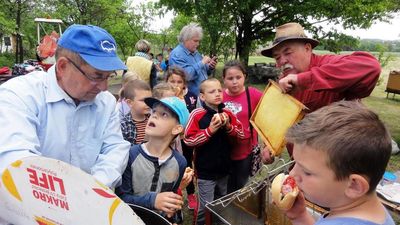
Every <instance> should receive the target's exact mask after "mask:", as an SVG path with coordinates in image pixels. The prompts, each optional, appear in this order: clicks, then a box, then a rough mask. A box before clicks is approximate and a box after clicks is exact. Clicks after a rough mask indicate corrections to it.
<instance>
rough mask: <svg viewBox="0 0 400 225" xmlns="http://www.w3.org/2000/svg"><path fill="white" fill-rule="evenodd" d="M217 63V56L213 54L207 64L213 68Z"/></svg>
mask: <svg viewBox="0 0 400 225" xmlns="http://www.w3.org/2000/svg"><path fill="white" fill-rule="evenodd" d="M217 63H218V58H217V56H214V57H212V59H211V60H210V62H209V63H208V66H209V67H210V69H215V67H216V66H217Z"/></svg>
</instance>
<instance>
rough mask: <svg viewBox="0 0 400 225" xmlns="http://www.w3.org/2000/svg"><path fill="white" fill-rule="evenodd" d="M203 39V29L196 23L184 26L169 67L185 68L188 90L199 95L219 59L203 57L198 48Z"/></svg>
mask: <svg viewBox="0 0 400 225" xmlns="http://www.w3.org/2000/svg"><path fill="white" fill-rule="evenodd" d="M202 37H203V29H202V28H201V27H200V26H199V25H198V24H196V23H190V24H188V25H186V26H184V27H183V28H182V30H181V32H180V34H179V37H178V41H179V44H178V46H176V47H175V48H174V50H172V52H171V54H170V57H169V65H170V66H172V65H176V66H179V67H181V68H183V69H184V70H185V71H186V73H187V81H188V89H189V91H190V92H192V93H194V94H196V95H198V94H199V86H200V83H201V82H202V81H203V80H206V79H207V78H208V75H210V74H211V72H212V70H214V69H215V66H216V65H217V57H216V56H214V57H212V58H211V57H209V56H202V55H201V54H200V53H199V52H198V51H197V48H198V47H199V44H200V40H201V39H202Z"/></svg>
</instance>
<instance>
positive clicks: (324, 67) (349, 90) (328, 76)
mask: <svg viewBox="0 0 400 225" xmlns="http://www.w3.org/2000/svg"><path fill="white" fill-rule="evenodd" d="M318 44H319V41H317V40H315V39H312V38H308V37H307V36H306V35H305V33H304V29H303V27H302V26H301V25H300V24H298V23H286V24H284V25H282V26H279V27H277V28H276V34H275V39H274V41H273V42H272V44H271V45H270V46H269V47H267V48H266V49H264V50H262V51H261V54H262V55H264V56H267V57H271V58H274V59H275V60H276V66H277V67H279V68H280V69H281V70H282V74H281V76H280V77H279V86H280V87H281V88H282V90H283V91H284V92H285V93H290V94H291V95H293V96H294V97H295V98H296V99H297V100H299V101H300V102H302V103H303V104H304V105H305V106H306V107H307V108H308V111H307V112H313V111H315V110H317V109H319V108H321V107H323V106H326V105H329V104H330V103H333V102H337V101H340V100H343V99H344V100H354V99H361V98H364V97H367V96H369V95H370V94H371V92H372V90H373V89H374V87H375V85H376V82H377V81H378V78H379V74H380V72H381V67H380V64H379V62H378V60H376V58H375V57H374V56H373V55H371V54H369V53H367V52H354V53H352V54H349V55H316V54H314V53H313V52H312V50H313V48H315V47H316V46H317V45H318ZM287 149H288V152H289V154H290V155H291V154H292V151H293V148H292V145H288V146H287ZM262 154H263V158H264V159H265V160H269V158H270V156H269V155H268V153H267V151H264V152H263V153H262Z"/></svg>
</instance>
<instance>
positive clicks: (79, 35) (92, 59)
mask: <svg viewBox="0 0 400 225" xmlns="http://www.w3.org/2000/svg"><path fill="white" fill-rule="evenodd" d="M58 45H59V46H61V47H63V48H66V49H69V50H71V51H73V52H76V53H78V54H79V55H80V56H81V57H82V58H83V59H84V60H85V61H86V62H87V63H88V64H89V65H90V66H92V67H93V68H95V69H98V70H102V71H114V70H126V69H127V67H126V66H125V64H124V63H123V62H122V61H121V59H120V58H119V57H118V55H117V44H116V42H115V40H114V38H113V37H112V36H111V34H109V33H108V32H107V31H106V30H104V29H103V28H101V27H97V26H93V25H80V24H74V25H71V26H70V27H68V28H67V29H66V30H65V32H64V33H63V34H62V35H61V38H60V39H59V40H58Z"/></svg>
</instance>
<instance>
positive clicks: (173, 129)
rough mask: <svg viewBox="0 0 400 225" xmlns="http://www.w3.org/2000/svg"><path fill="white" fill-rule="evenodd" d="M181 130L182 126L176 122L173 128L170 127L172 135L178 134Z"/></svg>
mask: <svg viewBox="0 0 400 225" xmlns="http://www.w3.org/2000/svg"><path fill="white" fill-rule="evenodd" d="M182 132H183V126H182V125H180V124H178V125H176V126H174V128H172V135H174V136H175V135H178V134H180V133H182Z"/></svg>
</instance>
